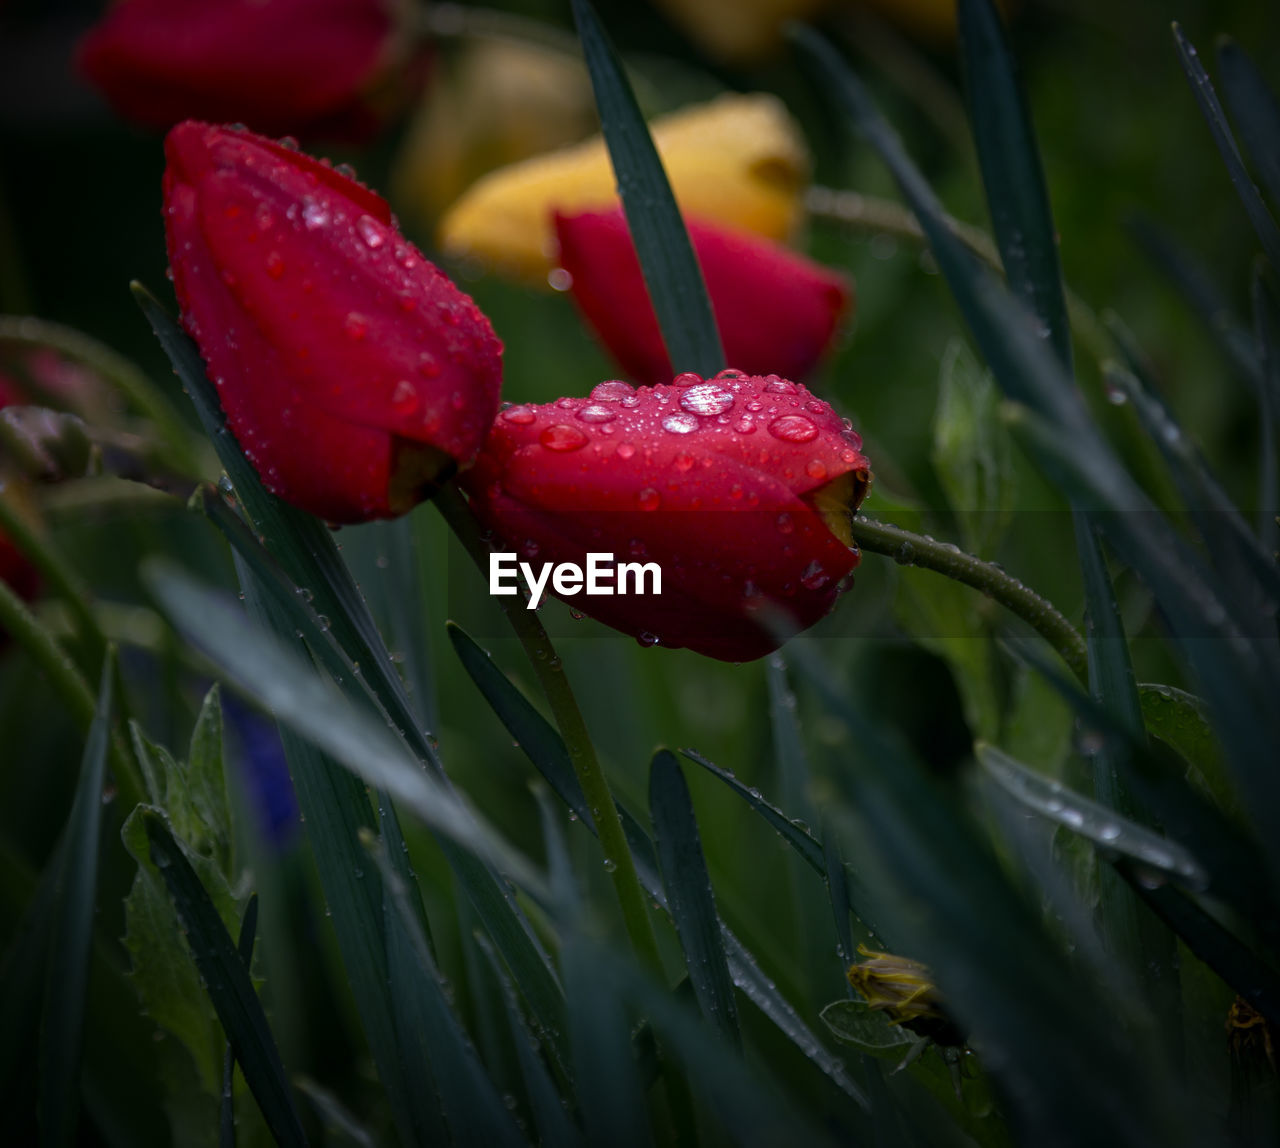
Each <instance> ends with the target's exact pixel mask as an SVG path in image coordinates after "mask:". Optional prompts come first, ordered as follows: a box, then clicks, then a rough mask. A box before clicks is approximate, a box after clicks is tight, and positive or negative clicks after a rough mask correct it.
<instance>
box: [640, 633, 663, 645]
mask: <svg viewBox="0 0 1280 1148" xmlns="http://www.w3.org/2000/svg"><path fill="white" fill-rule="evenodd" d="M636 641H637V642H639V643H640V644H641V645H642V646H656V645H657V644H658V635H657V634H651V633H649V631H648V630H646V631H645V632H644V633H643V634H641V635H640V636H639V637H638V638H637V639H636Z"/></svg>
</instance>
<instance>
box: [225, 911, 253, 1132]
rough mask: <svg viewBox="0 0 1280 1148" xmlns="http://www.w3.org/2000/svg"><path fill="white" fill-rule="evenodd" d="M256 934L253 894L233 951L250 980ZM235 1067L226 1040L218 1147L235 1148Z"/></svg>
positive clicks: (230, 1049) (232, 1053)
mask: <svg viewBox="0 0 1280 1148" xmlns="http://www.w3.org/2000/svg"><path fill="white" fill-rule="evenodd" d="M257 935H258V894H257V893H254V894H253V895H252V896H251V897H250V898H249V904H248V905H246V906H245V910H244V918H243V920H241V922H240V939H239V941H237V942H236V952H237V953H239V954H240V960H241V961H243V962H244V971H245V972H246V973H248V974H249V979H250V983H252V980H253V942H254V939H255V938H256V937H257ZM235 1067H236V1054H235V1050H234V1049H232V1047H231V1042H230V1041H227V1047H226V1049H225V1050H224V1051H223V1054H222V1097H221V1100H220V1102H219V1104H218V1140H219V1143H220V1145H221V1148H235V1144H236V1110H235V1097H234V1092H235Z"/></svg>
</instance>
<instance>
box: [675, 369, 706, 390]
mask: <svg viewBox="0 0 1280 1148" xmlns="http://www.w3.org/2000/svg"><path fill="white" fill-rule="evenodd" d="M700 382H702V376H701V375H698V374H695V373H694V372H693V371H681V372H680V373H679V374H678V375H676V377H675V378H674V379H672V380H671V385H672V386H673V387H691V386H693V385H694V384H695V383H700Z"/></svg>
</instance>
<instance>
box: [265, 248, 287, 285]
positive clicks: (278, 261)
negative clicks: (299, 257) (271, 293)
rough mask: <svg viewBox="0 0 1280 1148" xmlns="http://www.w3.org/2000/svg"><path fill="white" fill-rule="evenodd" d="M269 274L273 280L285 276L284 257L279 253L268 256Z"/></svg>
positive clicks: (275, 252)
mask: <svg viewBox="0 0 1280 1148" xmlns="http://www.w3.org/2000/svg"><path fill="white" fill-rule="evenodd" d="M267 274H268V275H270V276H271V278H272V279H279V278H280V276H281V275H283V274H284V257H283V256H282V255H281V254H280V252H278V251H273V252H271V254H270V255H268V256H267Z"/></svg>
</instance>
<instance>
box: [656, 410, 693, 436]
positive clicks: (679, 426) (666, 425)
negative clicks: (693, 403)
mask: <svg viewBox="0 0 1280 1148" xmlns="http://www.w3.org/2000/svg"><path fill="white" fill-rule="evenodd" d="M699 425H701V424H700V423H699V422H698V416H697V415H667V417H666V418H665V419H663V420H662V429H663V430H664V431H669V432H670V433H671V434H690V433H692V432H693V431H696V430H697V429H698V427H699Z"/></svg>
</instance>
